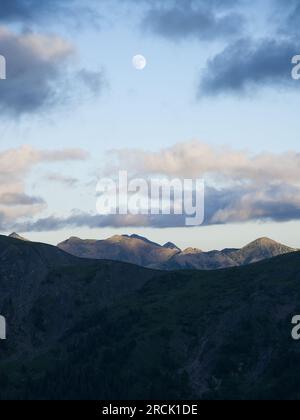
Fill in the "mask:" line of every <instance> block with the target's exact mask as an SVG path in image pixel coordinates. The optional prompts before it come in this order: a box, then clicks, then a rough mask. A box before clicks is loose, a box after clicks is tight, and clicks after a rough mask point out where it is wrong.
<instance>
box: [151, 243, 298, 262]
mask: <svg viewBox="0 0 300 420" xmlns="http://www.w3.org/2000/svg"><path fill="white" fill-rule="evenodd" d="M295 251H297V250H296V249H293V248H289V247H287V246H285V245H282V244H280V243H278V242H275V241H272V240H271V239H268V238H261V239H257V240H256V241H254V242H252V243H250V244H249V245H247V246H245V247H244V248H242V249H224V250H223V251H210V252H202V251H201V250H197V249H193V248H189V249H187V250H185V251H183V252H181V253H178V254H176V255H174V256H173V257H172V258H170V259H169V260H168V261H166V262H163V263H160V264H157V265H156V266H155V267H156V268H159V269H162V270H178V269H192V270H193V269H197V270H216V269H221V268H229V267H238V266H243V265H247V264H253V263H255V262H259V261H262V260H265V259H268V258H273V257H277V256H279V255H284V254H288V253H292V252H295Z"/></svg>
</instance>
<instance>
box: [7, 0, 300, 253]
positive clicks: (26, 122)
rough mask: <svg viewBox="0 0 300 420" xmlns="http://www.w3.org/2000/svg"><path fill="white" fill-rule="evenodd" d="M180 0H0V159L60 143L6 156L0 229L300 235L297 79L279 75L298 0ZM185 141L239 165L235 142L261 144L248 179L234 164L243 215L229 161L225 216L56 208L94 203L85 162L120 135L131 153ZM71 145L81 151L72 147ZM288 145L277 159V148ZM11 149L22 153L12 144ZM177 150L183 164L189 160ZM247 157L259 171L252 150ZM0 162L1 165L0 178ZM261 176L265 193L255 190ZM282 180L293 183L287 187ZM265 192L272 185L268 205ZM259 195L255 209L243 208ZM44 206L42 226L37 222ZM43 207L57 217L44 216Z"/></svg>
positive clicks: (241, 146)
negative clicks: (153, 221) (120, 215)
mask: <svg viewBox="0 0 300 420" xmlns="http://www.w3.org/2000/svg"><path fill="white" fill-rule="evenodd" d="M183 2H184V0H182V1H178V0H177V1H176V0H168V1H165V2H162V1H160V0H157V1H155V0H153V1H151V0H148V1H146V0H145V1H141V2H136V1H134V0H128V1H125V2H120V1H117V0H112V1H110V2H107V1H103V2H101V3H100V2H92V1H90V2H89V1H85V2H81V1H74V2H73V1H72V2H71V3H74V5H73V7H72V15H70V9H68V7H69V5H70V3H68V2H60V3H59V4H60V5H61V6H64V5H65V6H64V7H61V10H60V8H59V9H58V12H59V13H58V16H59V18H55V17H54V14H53V11H52V8H51V7H50V6H47V5H48V2H43V6H41V5H40V4H39V2H36V1H34V0H32V1H31V6H30V8H29V9H26V4H25V3H26V2H25V1H24V2H22V0H15V1H11V2H8V3H7V6H6V5H5V3H6V2H4V4H3V6H2V9H3V10H2V14H1V13H0V19H1V20H2V22H1V28H2V32H1V31H0V54H3V55H8V57H7V66H8V79H7V80H6V81H1V82H0V95H1V94H2V95H1V96H2V98H3V99H2V100H1V103H0V107H1V111H2V112H1V115H2V117H1V121H0V135H1V137H0V138H1V153H2V154H3V160H4V158H5V161H6V159H8V163H7V165H11V166H12V167H13V166H14V160H15V158H14V154H13V153H11V154H9V153H8V152H9V151H10V150H11V149H14V150H15V152H16V153H17V152H18V150H19V149H20V148H21V150H22V147H24V145H28V147H30V148H32V150H34V151H35V150H38V151H48V152H49V151H57V150H60V151H62V153H64V157H63V158H61V157H60V158H59V159H57V157H56V156H55V157H51V158H50V161H49V157H44V155H43V154H42V157H39V158H37V159H33V160H32V158H30V159H28V156H27V155H28V153H27V154H26V156H27V157H24V159H25V160H26V159H28V162H27V161H26V162H27V164H26V165H21V166H22V168H20V169H19V167H18V166H17V167H16V180H15V182H11V183H10V184H9V185H8V186H7V188H6V189H4V192H3V194H5V197H4V198H5V199H4V200H3V202H4V204H3V206H2V207H3V208H2V209H1V208H0V214H1V212H2V217H1V218H0V219H1V220H2V222H1V228H2V231H3V232H9V231H10V230H11V229H13V228H14V227H15V228H16V229H17V228H19V230H20V229H21V227H23V229H25V228H24V226H26V229H25V232H24V234H26V235H27V236H28V237H29V238H31V239H36V240H41V241H45V242H51V243H57V242H59V241H60V240H62V239H65V238H66V237H68V236H73V235H76V236H81V237H84V238H103V237H106V236H110V235H111V234H114V233H133V232H137V233H140V234H144V235H147V236H148V237H150V238H151V239H155V240H156V241H159V242H166V241H168V240H172V241H174V242H177V243H178V244H179V245H180V246H182V247H185V246H196V247H200V248H202V249H211V248H222V247H226V246H241V245H243V244H245V243H247V242H249V241H250V240H252V239H255V238H256V237H259V236H270V237H272V238H274V239H277V240H281V241H283V242H286V243H287V244H289V245H293V246H300V244H299V241H298V238H297V237H296V235H295V232H296V231H297V230H298V228H299V218H300V196H299V200H298V201H297V200H296V199H295V198H298V187H299V186H298V182H297V176H298V172H297V170H298V169H299V175H300V168H298V166H299V164H298V154H299V147H298V144H299V141H298V139H299V135H298V120H299V117H298V110H299V105H300V99H299V92H300V90H299V88H300V82H296V81H294V80H292V79H291V76H290V72H291V68H292V67H291V63H290V60H291V58H292V56H293V55H296V54H300V45H299V43H298V42H297V31H298V29H297V28H298V25H297V21H296V18H297V17H298V19H300V12H299V10H300V2H299V1H296V0H295V1H291V2H290V3H289V6H288V7H287V6H286V5H285V2H282V1H281V0H269V1H261V2H257V3H255V2H249V1H247V0H238V1H236V2H234V1H231V2H228V3H227V6H226V7H225V6H224V2H223V3H222V2H218V1H217V0H213V1H212V2H211V3H209V5H208V4H207V2H203V1H202V0H198V1H195V0H194V1H192V0H191V1H190V0H188V1H187V3H186V2H185V7H183ZM99 3H100V4H99ZM52 4H53V3H52ZM229 4H230V5H231V6H230V7H229ZM6 7H7V10H6V9H5V8H6ZM5 12H7V13H5ZM29 12H30V13H29ZM45 37H46V40H45ZM37 45H38V47H37ZM138 53H141V54H143V55H144V56H145V57H146V58H147V62H148V65H147V67H146V69H145V70H144V71H136V70H135V69H134V68H133V66H132V57H133V56H134V55H135V54H138ZM45 54H46V55H47V57H46V59H45ZM12 57H14V58H12ZM18 57H19V59H18ZM31 63H33V64H32V65H31ZM31 66H32V72H30V69H31ZM23 67H24V68H23ZM16 69H21V72H22V71H23V74H26V78H23V79H22V78H21V77H20V74H19V72H18V71H16ZM27 72H28V75H27ZM83 75H84V77H83ZM19 79H20V80H19ZM24 86H25V87H26V89H27V90H26V89H25V87H24ZM23 89H24V92H23ZM1 91H2V92H1ZM16 92H17V94H16ZM21 94H22V95H21ZM43 98H45V100H43ZM5 100H6V102H5ZM191 141H197V142H199V144H202V145H203V144H205V145H207V146H208V147H210V148H213V152H211V153H212V154H215V155H216V156H218V153H219V151H220V150H223V149H224V148H226V150H231V152H226V153H227V154H226V155H225V159H232V151H234V152H241V153H242V158H241V165H242V162H243V159H244V158H245V156H246V157H247V159H248V158H249V160H250V161H251V158H252V157H253V156H260V154H262V153H267V154H269V155H270V156H269V157H268V160H267V162H268V165H270V168H271V169H269V170H268V174H267V175H266V176H265V178H264V179H261V178H260V179H259V180H257V179H256V177H255V176H254V175H253V173H252V175H251V178H248V176H249V175H248V172H249V171H248V169H249V168H248V166H249V165H252V163H251V162H250V163H249V162H248V163H247V164H245V168H244V170H242V169H240V171H241V173H242V177H244V178H243V180H242V181H243V182H244V186H245V185H249V182H250V183H251V185H252V187H251V201H250V205H249V207H251V208H253V211H252V212H250V211H249V212H247V217H244V216H243V217H241V214H243V215H244V213H245V209H244V208H242V207H241V205H240V204H241V203H242V202H244V201H245V199H246V198H247V199H248V198H249V194H250V193H249V191H248V190H247V192H245V188H244V189H243V190H242V192H241V193H240V196H239V197H238V198H236V191H237V187H239V188H240V185H238V180H237V177H236V169H235V170H234V174H233V170H232V168H229V169H228V168H227V171H229V172H230V177H231V179H230V182H229V180H228V179H226V182H228V183H229V184H230V188H231V190H230V191H231V193H234V196H235V201H234V202H233V203H230V201H229V200H228V199H227V200H226V205H227V207H228V208H226V209H225V210H226V211H227V210H228V209H230V212H229V210H228V211H227V213H228V214H229V213H230V217H229V216H228V217H226V218H224V217H223V218H222V223H221V224H220V222H219V221H218V223H214V222H213V220H216V219H215V218H214V217H213V216H212V217H211V221H210V222H209V223H208V226H203V227H199V228H193V229H187V228H185V227H181V228H174V227H173V228H171V227H168V228H166V229H161V228H155V227H151V226H147V227H146V228H145V227H144V226H138V225H136V226H133V227H130V226H127V225H126V224H125V225H124V226H122V227H120V228H118V229H117V228H116V227H112V226H105V225H102V224H100V225H99V228H97V227H95V226H94V223H93V224H92V225H91V223H89V222H87V223H86V225H85V224H84V223H83V224H82V223H75V224H69V223H68V222H67V220H68V218H69V217H70V215H71V214H72V212H73V213H74V211H76V212H79V211H80V212H81V213H85V214H86V215H87V216H88V215H93V213H94V212H95V203H96V198H95V188H96V183H97V176H98V175H99V174H101V172H102V170H103V168H104V167H106V165H107V163H108V157H107V154H106V153H107V151H109V150H111V149H113V150H115V151H116V156H118V150H120V149H126V151H127V153H128V154H129V155H130V151H132V150H138V151H139V152H140V153H141V154H142V156H143V158H144V159H145V162H146V157H145V156H144V154H145V153H147V152H148V153H154V154H155V153H157V154H158V155H159V154H160V153H161V151H162V150H165V151H168V153H169V154H171V153H172V151H173V149H174V148H176V145H177V144H184V145H185V147H186V148H188V147H189V144H190V142H191ZM199 147H200V146H199ZM201 147H202V146H201ZM71 149H72V150H73V149H78V151H79V150H80V151H81V152H82V153H85V152H86V153H87V154H88V156H87V155H86V156H84V157H83V156H81V155H80V156H78V155H76V156H75V157H74V154H71V158H70V150H71ZM287 151H290V154H291V156H290V158H289V160H287V159H285V158H283V156H285V155H283V154H284V153H285V152H287ZM211 153H210V155H211ZM19 155H20V156H19ZM18 156H19V159H21V160H22V156H23V154H22V153H19V154H18ZM137 156H140V155H137ZM206 158H207V157H206V156H205V155H204V156H203V159H206ZM0 159H1V158H0ZM9 159H11V162H9ZM260 160H261V159H256V161H260ZM213 162H214V167H213V168H212V169H211V170H212V172H213V174H214V176H216V173H217V174H218V178H219V175H224V174H222V172H223V170H222V165H221V166H220V165H218V163H217V158H216V159H213ZM282 162H288V164H289V162H290V166H291V167H293V173H292V174H290V176H289V177H288V179H285V177H284V175H282V174H283V173H284V168H282V171H281V175H278V174H277V172H276V171H277V168H278V165H279V166H280V165H281V164H282ZM184 164H185V165H186V167H187V168H188V167H189V162H188V161H186V160H185V161H184ZM194 164H195V163H194V162H193V165H194ZM120 165H121V162H120ZM122 165H123V166H124V165H125V166H126V162H122ZM128 165H129V163H128ZM247 165H248V166H247ZM255 165H257V166H255V168H257V171H262V172H263V168H262V166H261V164H260V163H257V162H256V163H255ZM23 166H25V167H24V168H23ZM202 166H203V162H201V154H199V176H200V175H201V176H204V177H205V176H207V175H209V176H211V173H209V174H208V169H206V170H201V167H202ZM120 169H124V168H122V167H120ZM129 169H130V168H129ZM272 170H273V171H274V179H276V185H275V183H274V182H275V181H274V182H273V178H272ZM245 173H247V175H245ZM58 175H59V176H58ZM166 175H169V174H168V173H166ZM7 176H8V175H7V172H5V171H3V174H1V171H0V178H1V179H2V183H5V182H6V179H7ZM226 176H228V174H226ZM276 177H277V178H276ZM249 179H250V180H249ZM233 183H234V186H232V185H233ZM221 184H222V185H223V181H222V183H221ZM270 185H271V186H272V193H271V192H269V191H267V190H268V187H269V186H270ZM291 188H292V189H293V194H292V193H288V192H289V191H290V189H291ZM254 190H255V193H254ZM279 190H280V192H279ZM226 191H227V190H226ZM239 191H240V190H239ZM261 191H264V193H263V194H261ZM8 193H10V197H11V195H12V194H15V195H16V194H17V195H18V197H17V196H15V197H14V199H15V201H14V206H15V207H14V208H13V209H12V204H11V203H10V204H9V205H6V204H5V202H6V201H5V200H7V194H8ZM226 193H227V196H228V192H226ZM0 194H1V190H0ZM224 194H225V192H224ZM270 194H273V195H272V197H273V196H276V197H277V199H276V203H273V202H272V206H270V201H271V196H270ZM24 196H26V197H27V198H30V199H31V200H29V201H30V204H26V206H25V208H24V203H20V200H19V201H18V198H19V199H20V197H21V198H22V199H24ZM257 197H259V203H258V202H257V201H255V200H258V198H257ZM37 198H38V199H39V200H40V202H39V203H38V204H37V202H36V199H37ZM207 200H210V196H208V197H207ZM238 200H240V202H239V201H238ZM249 200H250V198H249ZM222 202H223V201H222ZM257 203H258V204H259V207H260V208H261V209H263V210H260V212H257V211H255V209H256V208H257V206H258V204H257ZM207 206H208V207H209V208H210V207H212V204H211V203H210V202H208V203H207ZM266 208H267V210H266ZM213 212H214V214H216V213H217V212H218V209H217V208H214V209H213ZM248 213H249V215H248ZM49 218H52V219H51V222H52V223H51V228H49V226H50V223H44V224H43V223H42V221H45V220H47V219H49ZM54 219H55V220H56V221H57V219H59V220H60V221H61V220H62V219H63V220H65V221H66V223H65V224H64V223H53V220H54ZM223 219H224V220H223ZM37 222H39V223H38V224H37ZM37 225H38V226H39V228H37ZM43 225H44V228H42V227H41V226H43ZM91 226H93V227H91ZM22 233H23V232H22Z"/></svg>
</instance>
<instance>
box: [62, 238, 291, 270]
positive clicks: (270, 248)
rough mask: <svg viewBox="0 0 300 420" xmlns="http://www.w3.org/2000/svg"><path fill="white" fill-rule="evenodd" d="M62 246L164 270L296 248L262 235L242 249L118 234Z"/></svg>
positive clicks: (218, 264)
mask: <svg viewBox="0 0 300 420" xmlns="http://www.w3.org/2000/svg"><path fill="white" fill-rule="evenodd" d="M58 247H59V248H60V249H62V250H64V251H66V252H68V253H70V254H72V255H75V256H77V257H82V258H93V259H111V260H117V261H123V262H130V263H133V264H137V265H141V266H144V267H149V268H155V269H161V270H178V269H183V270H184V269H198V270H215V269H220V268H228V267H236V266H242V265H246V264H251V263H255V262H258V261H261V260H264V259H268V258H272V257H277V256H279V255H283V254H287V253H290V252H295V251H296V250H295V249H293V248H289V247H287V246H285V245H282V244H279V243H277V242H275V241H272V240H271V239H268V238H262V239H258V240H257V241H254V242H252V243H251V244H249V245H247V246H246V247H244V248H242V249H225V250H223V251H211V252H202V251H201V250H200V249H195V248H188V249H186V250H185V251H181V250H180V249H179V248H178V247H176V245H174V244H172V243H170V242H168V243H167V244H166V245H164V246H160V245H158V244H156V243H153V242H150V241H148V240H147V239H145V238H141V237H138V236H136V235H134V236H131V237H129V236H115V237H113V238H110V239H107V240H105V241H84V240H81V239H78V238H71V239H69V240H67V241H65V242H63V243H61V244H59V245H58Z"/></svg>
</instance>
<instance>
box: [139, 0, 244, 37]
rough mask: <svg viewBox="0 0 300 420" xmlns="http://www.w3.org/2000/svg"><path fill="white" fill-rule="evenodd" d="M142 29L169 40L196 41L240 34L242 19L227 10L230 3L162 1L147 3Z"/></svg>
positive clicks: (240, 16)
mask: <svg viewBox="0 0 300 420" xmlns="http://www.w3.org/2000/svg"><path fill="white" fill-rule="evenodd" d="M148 4H152V7H151V8H150V9H148V11H147V12H146V15H145V17H144V21H143V23H142V27H143V28H146V29H148V30H150V31H152V32H153V33H156V34H158V35H160V36H163V37H165V38H167V39H171V40H179V39H184V38H188V37H194V38H198V39H200V40H205V41H206V40H215V39H224V38H227V37H232V36H236V35H240V34H241V33H242V31H243V27H244V18H243V16H242V15H241V14H240V13H236V12H234V11H233V10H232V9H231V6H232V2H223V3H222V2H220V1H211V2H206V1H192V0H189V1H184V2H182V1H165V2H148ZM228 9H229V10H228Z"/></svg>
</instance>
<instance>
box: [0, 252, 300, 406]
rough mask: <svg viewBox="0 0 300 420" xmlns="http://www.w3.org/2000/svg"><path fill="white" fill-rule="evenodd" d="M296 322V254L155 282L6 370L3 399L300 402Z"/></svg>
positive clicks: (0, 381) (299, 268)
mask: <svg viewBox="0 0 300 420" xmlns="http://www.w3.org/2000/svg"><path fill="white" fill-rule="evenodd" d="M141 275H142V274H141ZM84 287H86V286H84ZM295 314H300V254H298V253H297V254H294V255H286V256H283V257H279V258H275V259H273V260H270V261H266V262H262V263H259V264H256V265H253V266H249V267H243V268H236V269H229V270H222V271H217V272H177V273H176V272H174V273H157V277H156V278H154V279H152V280H151V281H150V282H148V283H147V284H146V285H145V286H144V287H143V288H142V289H141V290H139V291H136V292H133V293H131V294H130V295H129V296H127V297H126V298H121V300H119V301H118V302H117V303H114V304H113V306H110V307H108V308H106V309H103V308H102V309H101V308H100V309H99V310H97V309H95V306H93V305H91V310H90V311H89V312H86V311H85V312H84V315H83V316H81V317H79V319H80V321H78V322H76V324H75V325H74V326H73V328H71V329H69V330H68V331H66V332H65V334H64V336H63V337H62V338H61V339H60V340H59V342H58V343H57V342H55V343H54V345H53V346H52V347H51V346H50V347H49V348H48V349H43V350H41V351H37V352H35V353H34V355H30V354H28V355H27V356H26V357H25V358H24V357H22V358H20V359H19V361H18V362H14V363H11V364H10V363H7V362H6V363H2V367H1V374H0V389H1V397H2V398H43V399H51V398H56V399H57V398H58V399H70V398H71V399H72V398H74V399H110V398H111V399H131V398H133V399H135V398H136V399H138V398H140V399H147V398H153V399H165V398H170V399H173V398H175V399H176V398H179V399H182V398H184V399H188V398H205V399H220V398H221V399H237V398H238V399H246V398H247V399H249V398H253V399H262V398H276V399H289V398H297V399H298V398H299V397H300V376H299V375H298V374H297V370H298V369H297V368H298V365H299V363H300V344H299V343H298V342H294V341H292V340H291V336H290V332H291V318H292V316H293V315H295ZM37 350H39V349H37Z"/></svg>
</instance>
